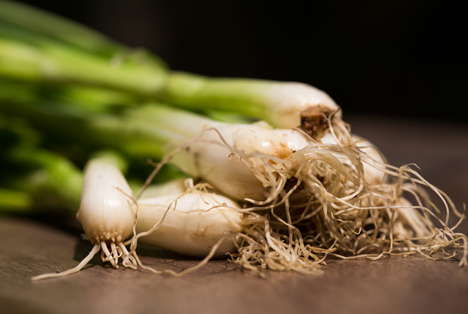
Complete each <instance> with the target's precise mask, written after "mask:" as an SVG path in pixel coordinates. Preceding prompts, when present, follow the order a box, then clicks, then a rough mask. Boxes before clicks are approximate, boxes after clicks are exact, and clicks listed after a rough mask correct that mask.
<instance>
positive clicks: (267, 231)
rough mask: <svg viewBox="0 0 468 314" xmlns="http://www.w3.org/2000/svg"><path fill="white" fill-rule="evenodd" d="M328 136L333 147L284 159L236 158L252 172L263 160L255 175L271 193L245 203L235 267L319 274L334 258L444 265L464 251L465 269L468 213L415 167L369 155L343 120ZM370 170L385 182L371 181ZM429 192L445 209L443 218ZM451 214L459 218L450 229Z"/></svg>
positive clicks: (319, 146)
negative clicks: (420, 259) (460, 229)
mask: <svg viewBox="0 0 468 314" xmlns="http://www.w3.org/2000/svg"><path fill="white" fill-rule="evenodd" d="M331 133H332V136H333V137H334V138H335V141H336V144H324V143H322V142H320V141H314V140H311V142H310V145H308V146H307V147H306V148H304V149H302V150H300V151H297V152H295V153H294V154H293V155H292V156H290V158H288V159H287V160H284V159H280V158H274V157H271V156H260V155H254V156H253V155H249V156H242V155H240V153H239V152H235V151H233V152H232V153H233V154H238V155H239V158H241V159H243V160H244V162H245V163H246V164H250V166H252V164H256V165H258V163H259V161H258V160H259V159H260V160H261V164H262V165H263V167H262V168H261V169H262V170H261V171H259V172H258V170H257V172H258V173H257V174H256V176H257V177H258V178H259V180H262V182H263V183H264V186H268V187H269V189H270V192H271V194H270V197H269V198H268V199H267V200H266V201H262V202H258V201H254V200H247V201H246V203H245V204H244V209H243V211H244V212H245V217H246V218H245V220H244V231H243V233H242V234H239V235H238V240H239V241H238V243H237V252H236V253H233V254H231V258H232V260H233V261H234V262H235V263H236V264H238V265H240V266H242V267H244V268H247V269H251V270H255V271H258V270H261V269H272V270H293V271H297V272H301V273H317V272H320V271H321V270H320V268H319V267H318V265H320V264H324V263H325V260H326V259H327V257H329V256H333V257H336V258H340V259H356V258H367V259H374V260H376V259H379V258H382V257H383V256H389V255H409V254H421V255H422V256H424V257H427V258H429V259H434V260H439V259H449V258H453V257H455V256H456V255H457V249H458V248H460V247H461V248H463V255H462V258H461V260H460V266H466V265H468V264H467V254H468V245H467V236H466V235H464V234H462V233H456V232H455V231H454V230H455V228H456V227H457V226H458V225H459V224H460V222H461V221H462V220H463V219H464V218H465V212H463V213H460V212H459V211H457V209H456V207H455V206H454V204H453V203H452V201H451V200H450V198H449V197H448V196H447V195H445V194H444V193H443V192H442V191H440V190H439V189H438V188H437V187H435V186H433V185H432V184H430V183H429V182H427V181H426V180H425V179H424V178H423V177H422V176H421V175H420V174H418V172H417V171H416V170H415V169H414V166H411V165H405V166H402V167H399V168H397V167H393V166H390V165H388V164H386V163H385V162H384V161H383V160H376V159H374V158H372V157H371V156H370V155H369V154H367V153H365V152H364V150H363V148H362V145H360V142H359V140H355V139H354V138H353V137H352V136H350V132H349V129H348V127H347V126H346V125H345V124H344V123H343V122H341V121H338V122H335V123H334V124H333V126H332V128H331ZM252 160H255V161H252ZM252 168H253V167H252ZM256 169H258V167H256ZM369 171H372V172H373V173H377V174H379V173H380V175H381V176H380V179H378V180H375V178H374V180H370V179H369V178H368V175H366V172H369ZM377 177H379V176H378V175H377ZM427 191H432V192H431V193H433V194H435V195H437V197H438V198H439V199H440V201H441V203H442V204H443V209H444V211H445V212H446V214H445V219H444V220H442V219H441V218H439V214H441V211H440V210H439V208H438V206H437V205H436V204H435V203H434V202H432V201H431V199H430V197H429V193H428V192H427ZM410 200H411V201H410ZM451 212H452V213H454V214H455V215H456V216H458V217H459V221H458V223H457V224H456V225H455V226H453V227H449V226H448V222H449V213H451ZM449 248H453V249H449Z"/></svg>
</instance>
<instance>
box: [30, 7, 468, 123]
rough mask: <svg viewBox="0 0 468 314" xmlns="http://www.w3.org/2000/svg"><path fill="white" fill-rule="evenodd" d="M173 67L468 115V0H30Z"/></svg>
mask: <svg viewBox="0 0 468 314" xmlns="http://www.w3.org/2000/svg"><path fill="white" fill-rule="evenodd" d="M23 2H26V3H30V4H33V5H35V6H38V7H41V8H44V9H46V10H48V11H52V12H55V13H58V14H60V15H63V16H66V17H68V18H71V19H74V20H76V21H79V22H81V23H84V24H86V25H88V26H90V27H92V28H95V29H97V30H99V31H101V32H103V33H105V34H107V35H108V36H110V37H112V38H114V39H115V40H117V41H120V42H123V43H125V44H128V45H130V46H144V47H146V48H148V49H150V50H152V51H153V52H155V53H156V54H158V55H160V56H161V57H162V58H163V59H164V60H165V61H166V62H167V63H168V64H169V66H170V67H171V68H172V69H175V70H184V71H189V72H195V73H199V74H204V75H211V76H229V77H252V78H262V79H272V80H283V81H301V82H305V83H309V84H312V85H314V86H316V87H318V88H320V89H323V90H325V91H326V92H327V93H328V94H330V95H331V96H332V98H334V99H335V100H336V102H337V103H338V104H339V105H340V106H341V107H342V108H343V110H344V113H345V114H346V113H353V114H357V113H366V114H385V115H393V116H402V115H406V116H409V117H410V118H424V119H427V118H430V119H437V120H448V121H456V122H462V123H468V119H467V118H466V117H467V114H468V96H467V86H468V76H467V73H468V71H467V70H468V53H467V52H468V50H467V48H466V46H468V43H467V41H468V18H467V16H468V15H467V14H468V5H467V1H433V0H426V1H424V0H381V1H370V0H369V1H365V0H354V1H337V0H335V1H325V0H321V1H286V0H284V1H273V0H272V1H249V0H224V1H221V0H218V1H216V0H200V1H197V0H194V1H190V0H154V1H151V0H133V1H118V0H117V1H116V0H81V1H23Z"/></svg>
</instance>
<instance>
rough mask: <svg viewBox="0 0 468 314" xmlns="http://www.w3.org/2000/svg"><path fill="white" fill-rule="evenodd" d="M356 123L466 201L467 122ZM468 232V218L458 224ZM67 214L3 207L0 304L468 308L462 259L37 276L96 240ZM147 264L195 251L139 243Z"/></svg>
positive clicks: (70, 260) (66, 264)
mask: <svg viewBox="0 0 468 314" xmlns="http://www.w3.org/2000/svg"><path fill="white" fill-rule="evenodd" d="M346 118H347V120H348V121H349V122H351V124H352V129H353V132H354V133H356V134H359V135H361V136H364V137H367V138H368V139H369V140H371V141H372V142H373V143H375V144H376V145H377V146H379V147H380V148H381V150H382V151H383V152H384V153H385V155H386V156H387V157H388V159H389V161H390V162H391V163H392V164H394V165H402V164H406V163H416V164H418V166H420V168H421V173H422V174H423V176H424V177H425V178H426V179H428V180H429V181H430V182H432V183H434V184H435V185H436V186H438V187H440V188H442V189H443V190H444V191H446V192H447V193H448V194H449V195H450V196H451V198H452V199H453V200H454V201H455V203H456V205H457V206H458V207H459V208H462V203H463V202H464V201H467V200H468V193H467V192H468V179H467V178H468V127H467V126H461V125H453V124H447V123H436V122H431V121H410V120H401V119H392V118H387V119H386V118H377V117H374V118H372V117H359V118H358V117H346ZM459 230H460V231H462V232H464V233H465V234H468V222H467V221H465V222H464V223H463V224H462V225H461V226H460V228H459ZM80 233H81V230H80V227H79V225H78V223H77V222H76V221H74V220H73V219H70V218H67V217H57V216H54V217H40V218H34V217H18V216H0V239H2V240H1V243H0V312H1V313H80V314H88V313H111V314H118V313H188V312H191V313H245V312H249V313H290V312H294V313H338V312H340V313H371V312H372V313H379V314H381V313H468V269H460V268H459V267H458V266H457V263H458V262H457V260H455V259H454V260H447V261H430V260H427V259H423V258H421V257H416V256H411V257H406V258H403V257H391V258H388V257H385V258H383V259H381V260H379V261H367V260H355V261H341V260H329V261H328V265H327V266H325V267H324V274H323V275H322V276H304V275H300V274H296V273H280V272H267V273H266V276H265V277H264V278H261V277H259V276H257V275H255V274H253V273H251V272H248V271H243V270H240V269H237V268H236V267H235V266H234V265H233V264H231V263H230V262H228V261H226V260H214V261H210V262H209V264H208V265H207V266H205V267H204V268H202V269H201V270H199V271H198V272H196V273H193V274H190V275H187V276H185V277H182V278H174V277H171V276H158V275H154V274H151V273H148V272H145V271H134V270H131V269H123V268H120V269H118V270H115V269H113V268H111V267H109V266H108V265H103V264H102V262H100V260H99V258H94V259H93V260H92V261H91V263H90V264H89V265H88V266H87V267H86V268H85V269H84V270H83V271H81V272H80V273H78V274H75V275H73V276H69V277H65V278H60V279H52V280H44V281H40V282H31V280H30V278H31V276H34V275H38V274H41V273H44V272H50V271H55V270H65V269H68V268H71V267H73V266H75V265H76V264H77V263H78V262H79V261H80V260H81V259H82V258H83V257H84V256H85V255H87V253H88V252H89V251H90V249H91V245H90V244H89V242H87V241H84V240H82V239H81V238H80ZM139 249H140V251H139V254H140V256H141V259H142V261H143V262H144V263H146V264H148V265H150V266H153V267H156V268H160V269H164V268H170V269H175V270H181V269H184V268H186V267H189V266H192V265H194V264H195V263H197V260H196V259H193V258H187V257H183V256H180V255H176V254H172V253H168V252H164V251H162V250H157V249H153V248H148V247H146V248H145V247H142V246H140V247H139Z"/></svg>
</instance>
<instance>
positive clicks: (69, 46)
mask: <svg viewBox="0 0 468 314" xmlns="http://www.w3.org/2000/svg"><path fill="white" fill-rule="evenodd" d="M0 11H1V12H2V13H0V76H3V77H9V78H16V79H21V80H29V81H34V82H43V81H46V82H51V83H55V84H80V85H91V86H101V87H105V88H109V89H114V90H119V91H124V92H128V93H133V94H135V95H138V96H141V97H146V98H148V99H152V100H156V101H161V102H164V103H166V104H169V105H174V106H179V107H183V108H187V109H190V110H193V111H197V112H204V111H213V110H214V111H226V112H233V113H236V114H241V115H245V116H249V117H254V118H257V119H261V120H265V121H267V122H268V123H270V124H272V125H273V126H275V127H279V128H296V127H300V128H302V129H303V130H304V131H305V132H306V133H308V134H309V135H310V136H312V137H313V138H321V137H322V136H323V135H324V134H325V133H326V132H327V130H328V127H329V120H332V121H333V122H335V123H341V122H340V121H341V120H340V117H341V113H340V112H339V107H338V105H337V104H336V103H335V102H334V101H333V100H332V99H331V98H330V97H329V96H328V95H327V94H326V93H324V92H323V91H321V90H318V89H316V88H314V87H312V86H309V85H306V84H302V83H293V82H273V81H265V80H255V79H232V78H209V77H204V76H200V75H194V74H189V73H183V72H171V71H169V70H168V69H167V67H166V66H165V65H164V63H163V62H162V61H160V60H159V58H158V57H157V56H155V55H153V54H150V53H148V52H146V51H143V50H138V49H137V50H132V49H129V48H127V47H124V46H121V45H119V44H115V43H114V42H113V41H111V40H109V39H107V38H106V37H105V36H102V35H100V34H97V33H95V32H93V31H91V30H89V29H87V28H85V27H82V26H80V25H78V24H76V23H73V22H69V21H67V20H65V19H62V18H59V17H56V16H53V15H51V14H48V13H45V12H41V11H38V10H35V9H33V8H31V7H27V6H23V5H20V4H17V3H13V2H8V1H0ZM10 12H11V14H10ZM58 29H63V30H62V31H57V30H58ZM67 30H68V32H70V34H71V35H68V33H67ZM88 35H89V37H88ZM84 38H89V40H85V39H84ZM102 51H105V52H106V53H102ZM109 52H110V53H109Z"/></svg>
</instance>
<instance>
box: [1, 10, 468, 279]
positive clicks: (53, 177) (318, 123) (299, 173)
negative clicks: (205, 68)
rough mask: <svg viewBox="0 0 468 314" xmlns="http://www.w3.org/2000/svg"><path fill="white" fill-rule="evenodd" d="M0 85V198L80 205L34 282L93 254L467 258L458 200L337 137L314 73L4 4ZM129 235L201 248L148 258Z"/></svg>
mask: <svg viewBox="0 0 468 314" xmlns="http://www.w3.org/2000/svg"><path fill="white" fill-rule="evenodd" d="M0 86H1V87H2V88H0V104H1V105H0V106H1V107H0V108H1V109H0V136H2V141H4V142H5V143H6V144H7V145H6V148H5V150H4V151H5V154H4V156H2V158H3V159H4V160H2V166H3V167H4V168H5V169H4V170H5V173H6V175H5V176H4V177H2V179H1V182H0V184H2V185H1V188H0V195H1V196H3V197H2V198H1V200H0V208H1V209H2V210H4V211H6V210H10V211H14V210H18V211H30V210H37V208H38V207H42V208H52V207H55V208H69V209H71V210H73V209H74V210H75V211H76V210H78V209H79V210H78V215H77V218H78V220H79V221H80V222H81V223H82V225H83V229H84V231H85V233H86V235H87V237H88V239H89V240H90V241H91V243H92V244H93V249H92V250H91V252H90V254H89V256H88V257H87V258H85V260H83V261H82V262H81V263H80V264H79V265H78V266H77V267H76V268H74V269H71V270H69V271H67V272H64V273H59V274H57V273H54V274H45V275H41V276H38V277H35V279H42V278H49V277H56V276H63V275H67V274H70V273H73V272H77V271H79V270H80V269H81V268H82V267H83V266H84V265H85V264H86V263H87V262H88V261H89V260H90V259H91V258H92V257H93V256H94V255H95V254H96V253H98V252H101V257H102V260H103V261H105V262H109V263H110V264H112V265H113V266H115V267H119V265H123V266H124V267H131V268H134V269H137V268H139V267H140V268H143V269H147V270H150V271H153V272H156V273H164V272H166V273H171V274H173V275H181V274H185V273H186V272H188V271H192V270H194V269H196V268H197V267H200V266H201V265H203V264H204V263H206V262H207V261H208V260H209V259H210V258H211V257H213V256H217V257H220V256H225V255H226V254H229V256H230V258H231V260H232V261H233V262H234V263H236V264H238V265H239V266H241V267H244V268H247V269H251V270H253V271H260V270H263V269H271V270H294V271H297V272H303V273H317V272H320V268H319V265H320V264H325V261H326V259H327V258H328V257H329V256H332V257H338V258H343V259H350V258H371V259H378V258H380V257H382V256H388V255H399V254H402V255H409V254H416V253H417V254H422V255H424V256H426V257H428V258H433V259H440V258H452V257H453V256H455V255H456V254H457V251H456V249H457V248H459V247H462V248H463V250H464V253H463V257H462V259H461V262H460V265H467V253H468V247H467V237H466V235H464V234H460V233H457V232H455V231H454V230H455V227H456V226H455V227H449V226H448V213H449V212H452V213H454V214H456V215H457V216H458V217H460V222H461V221H462V220H463V219H464V213H460V212H459V211H457V209H456V207H455V206H454V204H453V203H452V202H451V201H450V198H449V197H448V196H446V195H445V194H444V193H443V192H442V191H440V190H439V189H438V188H437V187H435V186H433V185H432V184H430V183H429V182H427V181H426V180H425V179H424V178H423V177H422V176H421V175H420V174H419V173H417V172H416V171H415V170H414V169H412V168H411V167H408V166H404V167H400V168H398V167H393V166H390V165H388V164H386V163H385V159H384V158H383V157H382V156H381V155H380V153H379V152H378V150H377V149H376V148H375V147H374V146H373V145H372V144H370V143H369V142H367V141H365V140H364V139H362V138H360V137H358V136H356V135H352V134H350V131H349V127H348V125H347V124H346V123H344V122H343V121H342V120H341V112H340V110H339V107H338V106H337V105H336V104H335V102H334V101H333V100H332V99H331V98H330V97H329V96H328V95H327V94H325V93H324V92H322V91H320V90H318V89H316V88H314V87H312V86H308V85H305V84H300V83H281V82H269V81H259V80H247V79H214V78H206V77H202V76H197V75H193V74H187V73H174V72H171V71H170V70H169V69H168V68H167V67H166V66H165V65H164V63H163V62H162V61H161V60H159V59H158V58H157V57H156V56H154V55H152V54H151V53H149V52H145V51H143V50H131V49H128V48H126V47H124V46H122V45H120V44H117V43H115V42H113V41H111V40H109V39H107V38H105V37H104V36H102V35H101V34H98V33H96V32H94V31H92V30H90V29H87V28H85V27H83V26H80V25H77V24H75V23H72V22H69V21H66V20H64V19H61V18H59V17H56V16H52V15H50V14H47V13H44V12H40V11H38V10H35V9H32V8H30V7H26V6H23V5H20V4H17V3H13V2H8V1H0ZM252 119H261V120H262V121H259V122H256V123H249V121H252ZM96 152H99V153H96ZM148 159H149V160H152V161H153V163H152V165H153V166H154V171H153V172H152V173H151V175H149V173H150V172H151V171H150V170H149V167H148V166H146V167H145V161H146V160H148ZM81 169H84V170H83V172H82V170H81ZM123 173H126V178H125V177H124V176H123ZM148 175H149V177H148V178H147V179H146V177H147V176H148ZM145 179H146V180H145ZM158 179H159V181H161V182H162V181H167V182H166V183H164V184H160V185H156V186H152V185H151V184H152V182H154V180H158ZM170 179H171V180H170ZM24 182H28V184H25V183H24ZM81 186H82V188H81ZM424 187H425V188H426V189H424ZM426 190H430V191H432V192H433V194H435V195H436V196H437V197H439V198H440V199H441V200H442V203H443V206H444V207H445V210H446V211H447V216H446V219H445V220H441V219H440V218H439V217H438V216H437V215H436V214H437V213H438V212H439V209H438V208H437V206H436V205H435V203H434V202H432V201H431V200H430V198H429V194H428V192H426ZM137 191H138V193H135V194H134V192H137ZM410 200H411V201H410ZM36 205H37V206H36ZM39 205H40V206H39ZM460 222H459V223H460ZM139 241H145V242H147V243H150V244H153V245H156V246H159V247H162V248H165V249H168V250H172V251H175V252H179V253H182V254H188V255H192V256H200V257H205V259H204V260H203V261H202V262H201V263H200V264H199V265H197V266H196V267H195V268H191V269H187V270H186V271H184V272H182V273H178V274H175V273H173V272H171V271H161V270H155V269H152V268H150V267H147V266H145V265H143V264H142V263H141V261H140V259H139V258H138V255H137V245H138V242H139ZM448 248H454V249H455V250H447V249H448Z"/></svg>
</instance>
